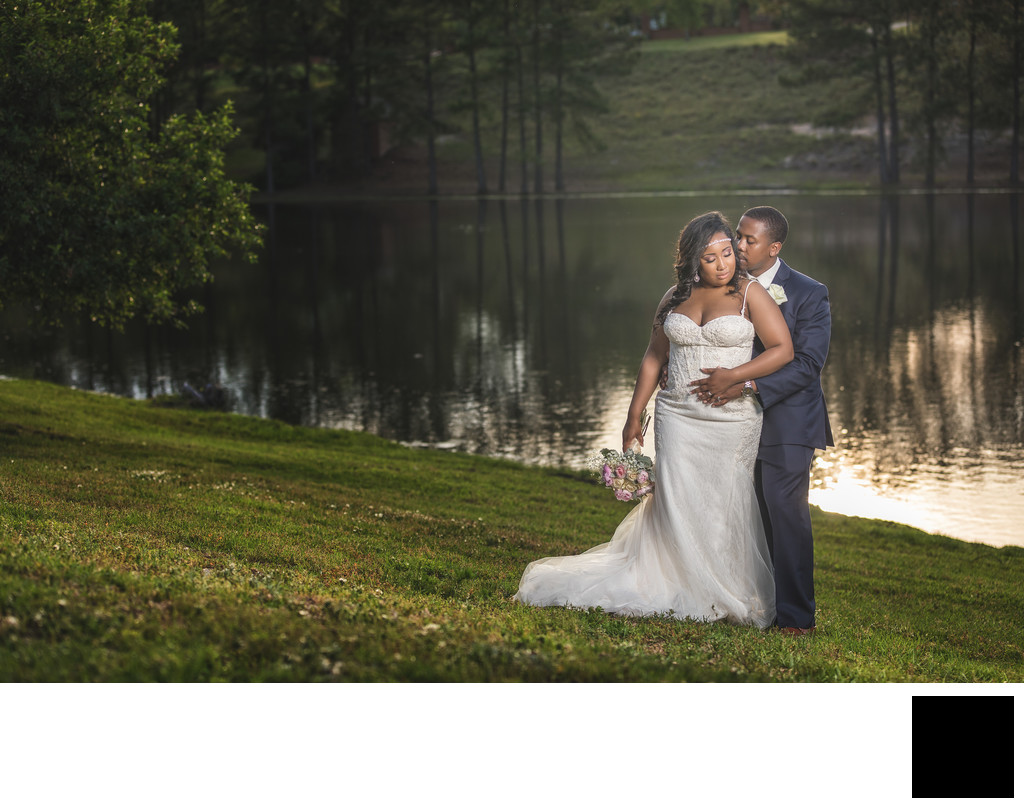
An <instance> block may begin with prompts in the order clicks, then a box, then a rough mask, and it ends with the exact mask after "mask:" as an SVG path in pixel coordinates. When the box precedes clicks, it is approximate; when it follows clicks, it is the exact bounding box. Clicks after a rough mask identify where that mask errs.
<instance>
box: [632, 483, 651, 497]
mask: <svg viewBox="0 0 1024 808" xmlns="http://www.w3.org/2000/svg"><path fill="white" fill-rule="evenodd" d="M653 490H654V486H653V485H648V486H645V487H644V488H641V489H640V490H639V491H637V492H636V495H637V496H638V497H646V496H647V495H648V494H649V493H651V491H653Z"/></svg>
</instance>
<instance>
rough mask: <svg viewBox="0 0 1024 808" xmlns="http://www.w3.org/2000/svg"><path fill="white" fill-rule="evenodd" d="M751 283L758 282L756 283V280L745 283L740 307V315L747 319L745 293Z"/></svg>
mask: <svg viewBox="0 0 1024 808" xmlns="http://www.w3.org/2000/svg"><path fill="white" fill-rule="evenodd" d="M752 283H758V281H756V280H749V281H747V285H746V286H745V287H744V289H743V305H742V306H741V307H740V314H741V315H742V316H743V317H747V292H749V291H750V284H752ZM747 319H748V320H749V319H750V318H749V317H747Z"/></svg>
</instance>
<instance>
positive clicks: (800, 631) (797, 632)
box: [779, 626, 814, 637]
mask: <svg viewBox="0 0 1024 808" xmlns="http://www.w3.org/2000/svg"><path fill="white" fill-rule="evenodd" d="M779 631H781V632H782V633H783V634H789V635H790V636H791V637H804V636H807V635H809V634H813V633H814V626H811V627H810V628H796V627H795V626H783V627H782V628H780V629H779Z"/></svg>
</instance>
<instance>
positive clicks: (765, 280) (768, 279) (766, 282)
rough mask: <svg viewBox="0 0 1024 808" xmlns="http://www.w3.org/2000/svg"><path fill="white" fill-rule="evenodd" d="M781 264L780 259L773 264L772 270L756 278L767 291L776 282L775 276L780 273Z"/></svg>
mask: <svg viewBox="0 0 1024 808" xmlns="http://www.w3.org/2000/svg"><path fill="white" fill-rule="evenodd" d="M780 263H781V261H780V260H779V259H778V258H776V259H775V263H774V264H772V268H771V269H769V270H768V271H767V272H762V273H761V274H760V275H758V276H757V278H755V280H756V281H757V282H758V283H759V284H761V285H762V286H763V287H764V288H765V289H767V288H768V287H769V286H771V285H772V281H773V280H775V275H776V273H777V272H778V271H779V265H780Z"/></svg>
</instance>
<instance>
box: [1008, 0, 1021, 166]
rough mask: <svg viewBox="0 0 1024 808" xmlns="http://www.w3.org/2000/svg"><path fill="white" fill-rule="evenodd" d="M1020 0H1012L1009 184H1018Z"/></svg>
mask: <svg viewBox="0 0 1024 808" xmlns="http://www.w3.org/2000/svg"><path fill="white" fill-rule="evenodd" d="M1020 37H1021V32H1020V0H1013V113H1012V114H1013V135H1012V137H1011V139H1010V183H1011V184H1013V185H1016V184H1017V183H1018V182H1020V44H1021V43H1020Z"/></svg>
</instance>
